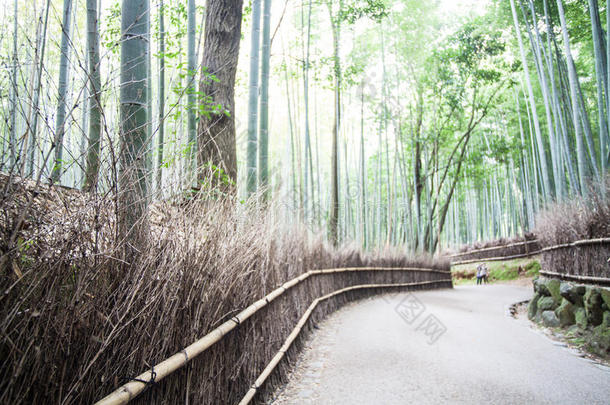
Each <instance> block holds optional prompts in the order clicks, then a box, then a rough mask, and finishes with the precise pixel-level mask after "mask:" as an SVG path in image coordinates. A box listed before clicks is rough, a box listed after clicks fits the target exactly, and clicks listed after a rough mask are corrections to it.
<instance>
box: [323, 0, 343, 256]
mask: <svg viewBox="0 0 610 405" xmlns="http://www.w3.org/2000/svg"><path fill="white" fill-rule="evenodd" d="M327 5H328V11H329V14H330V21H331V25H332V31H333V58H334V80H335V83H334V88H335V89H334V90H335V122H334V125H333V134H332V149H331V154H332V155H331V187H330V215H329V220H328V228H329V230H328V234H329V240H330V242H331V243H332V244H333V245H334V246H336V245H338V243H339V239H338V237H339V233H338V227H339V165H338V158H339V156H338V154H339V152H338V145H337V138H338V136H339V131H340V128H341V59H340V55H339V40H340V35H341V14H342V11H343V1H342V0H339V11H338V12H337V14H336V16H335V15H333V11H332V4H331V3H327Z"/></svg>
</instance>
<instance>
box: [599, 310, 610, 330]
mask: <svg viewBox="0 0 610 405" xmlns="http://www.w3.org/2000/svg"><path fill="white" fill-rule="evenodd" d="M601 326H604V327H606V328H609V329H610V311H604V317H603V321H602V325H601Z"/></svg>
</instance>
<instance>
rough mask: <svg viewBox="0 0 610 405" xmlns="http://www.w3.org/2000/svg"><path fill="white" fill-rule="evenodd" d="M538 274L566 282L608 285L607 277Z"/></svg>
mask: <svg viewBox="0 0 610 405" xmlns="http://www.w3.org/2000/svg"><path fill="white" fill-rule="evenodd" d="M540 274H541V275H543V276H548V277H554V278H559V279H562V280H568V281H580V282H583V283H589V284H600V285H610V278H607V277H593V276H578V275H575V274H562V273H556V272H554V271H541V272H540Z"/></svg>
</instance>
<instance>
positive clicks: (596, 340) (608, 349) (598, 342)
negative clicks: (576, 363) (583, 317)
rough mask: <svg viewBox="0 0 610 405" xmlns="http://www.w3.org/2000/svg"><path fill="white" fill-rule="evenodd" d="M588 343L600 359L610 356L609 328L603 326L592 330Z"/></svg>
mask: <svg viewBox="0 0 610 405" xmlns="http://www.w3.org/2000/svg"><path fill="white" fill-rule="evenodd" d="M588 343H589V346H590V347H591V348H592V349H593V351H594V352H595V353H597V354H599V355H600V356H602V357H606V356H608V355H609V354H610V328H607V327H605V326H604V325H599V326H597V327H595V328H593V332H592V333H591V335H590V336H589V338H588Z"/></svg>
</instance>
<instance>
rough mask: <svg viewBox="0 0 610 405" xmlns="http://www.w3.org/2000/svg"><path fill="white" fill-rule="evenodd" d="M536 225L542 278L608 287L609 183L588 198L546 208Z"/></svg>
mask: <svg viewBox="0 0 610 405" xmlns="http://www.w3.org/2000/svg"><path fill="white" fill-rule="evenodd" d="M600 190H601V191H600ZM536 223H537V224H538V225H537V227H536V234H537V235H538V238H539V240H540V245H541V250H542V257H541V263H540V264H541V266H542V273H543V274H544V273H546V274H545V275H547V276H551V277H558V278H564V279H570V280H572V281H579V282H588V283H595V284H600V283H610V261H609V260H610V179H609V180H608V181H607V182H606V186H605V188H603V187H596V188H595V189H592V190H590V192H589V195H588V197H587V198H578V199H574V200H572V201H569V202H567V203H563V204H556V205H554V206H552V207H549V208H548V209H547V210H546V211H544V212H543V213H541V214H540V215H539V216H538V218H537V220H536ZM604 280H606V281H604Z"/></svg>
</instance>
